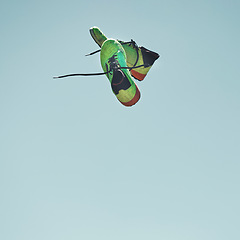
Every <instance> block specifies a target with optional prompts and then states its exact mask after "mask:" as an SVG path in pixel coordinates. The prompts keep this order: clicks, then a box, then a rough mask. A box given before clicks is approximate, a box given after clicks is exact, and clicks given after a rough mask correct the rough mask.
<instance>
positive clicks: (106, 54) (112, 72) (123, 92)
mask: <svg viewBox="0 0 240 240" xmlns="http://www.w3.org/2000/svg"><path fill="white" fill-rule="evenodd" d="M100 59H101V65H102V68H103V71H104V72H108V73H107V74H106V76H107V77H108V79H109V81H110V83H111V87H112V91H113V93H114V94H115V95H116V97H117V99H118V100H119V101H120V102H121V103H122V104H123V105H124V106H132V105H134V104H136V103H137V102H138V100H139V99H140V91H139V89H138V87H137V85H136V84H135V82H134V81H133V79H132V77H131V75H130V72H129V70H128V69H121V68H122V67H127V63H126V53H125V51H124V49H123V47H122V46H121V44H120V43H119V42H118V41H117V40H114V39H108V40H105V41H104V43H103V44H102V47H101V53H100Z"/></svg>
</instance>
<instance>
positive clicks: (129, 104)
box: [121, 84, 141, 107]
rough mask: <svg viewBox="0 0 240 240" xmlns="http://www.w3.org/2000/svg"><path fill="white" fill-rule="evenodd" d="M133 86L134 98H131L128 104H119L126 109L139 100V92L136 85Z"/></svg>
mask: <svg viewBox="0 0 240 240" xmlns="http://www.w3.org/2000/svg"><path fill="white" fill-rule="evenodd" d="M135 86H136V93H135V96H134V97H133V99H132V100H131V101H129V102H121V103H122V104H123V105H124V106H126V107H131V106H132V105H134V104H136V103H137V102H138V100H139V99H140V95H141V94H140V91H139V89H138V87H137V85H136V84H135Z"/></svg>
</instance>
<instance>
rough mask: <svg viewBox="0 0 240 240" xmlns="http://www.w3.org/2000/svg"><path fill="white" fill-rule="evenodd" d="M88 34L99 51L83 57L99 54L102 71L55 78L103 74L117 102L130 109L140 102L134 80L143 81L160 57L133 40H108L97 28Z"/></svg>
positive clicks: (93, 28)
mask: <svg viewBox="0 0 240 240" xmlns="http://www.w3.org/2000/svg"><path fill="white" fill-rule="evenodd" d="M90 34H91V36H92V38H93V39H94V41H95V42H96V43H97V44H98V46H99V47H100V50H97V51H95V52H92V53H90V54H87V55H86V56H90V55H93V54H95V53H97V52H100V61H101V66H102V69H103V72H102V73H85V74H84V73H82V74H68V75H63V76H58V77H54V78H65V77H71V76H96V75H104V74H105V75H106V76H107V78H108V79H109V82H110V84H111V88H112V91H113V93H114V94H115V96H116V97H117V99H118V100H119V102H120V103H122V104H123V105H124V106H127V107H130V106H133V105H134V104H136V103H137V102H138V101H139V99H140V91H139V89H138V86H137V84H136V83H135V82H134V80H133V78H135V79H137V80H139V81H142V80H143V79H144V78H145V77H146V75H147V73H148V71H149V70H150V68H151V67H152V65H153V63H154V62H155V61H156V60H157V59H158V58H159V54H158V53H156V52H153V51H150V50H148V49H146V48H144V47H138V46H137V44H136V42H135V41H133V40H131V41H129V42H124V41H121V40H116V39H113V38H107V37H106V36H105V35H104V34H103V33H102V32H101V30H100V29H99V28H98V27H92V28H90Z"/></svg>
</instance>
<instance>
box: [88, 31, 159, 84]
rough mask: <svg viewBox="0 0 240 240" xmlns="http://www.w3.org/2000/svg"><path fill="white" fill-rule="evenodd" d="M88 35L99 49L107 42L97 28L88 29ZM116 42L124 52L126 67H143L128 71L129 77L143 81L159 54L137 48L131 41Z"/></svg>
mask: <svg viewBox="0 0 240 240" xmlns="http://www.w3.org/2000/svg"><path fill="white" fill-rule="evenodd" d="M90 34H91V36H92V38H93V39H94V40H95V42H96V43H97V44H98V45H99V47H101V46H102V44H103V43H104V41H106V40H107V37H106V36H105V35H104V34H103V33H102V31H101V30H100V29H99V28H98V27H92V28H90ZM118 41H119V43H120V44H121V45H122V47H123V48H124V50H125V53H126V62H127V66H128V67H135V66H139V65H145V66H143V67H140V68H137V69H130V72H131V75H132V76H133V77H134V78H136V79H137V80H140V81H141V80H143V79H144V78H145V77H146V75H147V73H148V71H149V70H150V68H151V67H152V65H153V63H154V62H155V61H156V60H157V59H158V58H159V54H158V53H156V52H153V51H150V50H148V49H146V48H144V47H138V46H137V45H136V43H135V42H134V41H133V40H131V41H130V42H124V41H120V40H118ZM146 66H148V67H146Z"/></svg>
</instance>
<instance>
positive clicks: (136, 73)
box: [131, 69, 146, 81]
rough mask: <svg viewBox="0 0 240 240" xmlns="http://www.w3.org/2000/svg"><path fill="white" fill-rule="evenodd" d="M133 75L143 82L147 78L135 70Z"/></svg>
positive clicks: (132, 71)
mask: <svg viewBox="0 0 240 240" xmlns="http://www.w3.org/2000/svg"><path fill="white" fill-rule="evenodd" d="M131 73H132V75H133V76H134V77H135V78H136V79H138V80H140V81H142V80H143V79H144V78H145V77H146V74H142V73H139V72H137V71H134V70H133V69H132V70H131Z"/></svg>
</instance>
